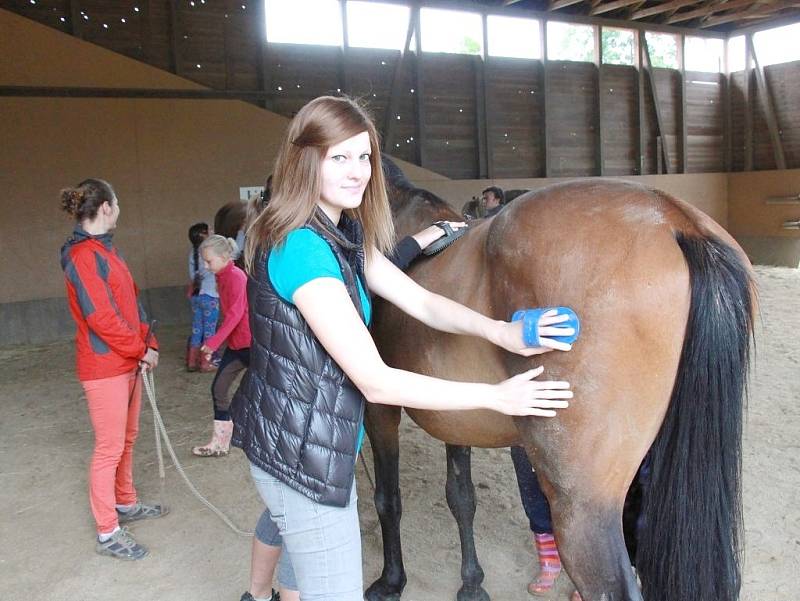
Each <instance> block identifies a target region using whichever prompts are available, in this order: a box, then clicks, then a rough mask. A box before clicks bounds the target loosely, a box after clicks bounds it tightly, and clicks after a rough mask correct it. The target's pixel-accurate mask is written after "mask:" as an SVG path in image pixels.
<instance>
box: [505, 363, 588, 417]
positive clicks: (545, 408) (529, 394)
mask: <svg viewBox="0 0 800 601" xmlns="http://www.w3.org/2000/svg"><path fill="white" fill-rule="evenodd" d="M543 371H544V367H541V366H540V367H537V368H535V369H529V370H528V371H526V372H523V373H521V374H517V375H516V376H513V377H511V378H509V379H508V380H505V381H503V382H500V383H499V384H496V385H495V386H496V388H497V398H496V403H495V405H494V406H493V407H491V409H494V410H495V411H499V412H500V413H505V414H506V415H536V416H539V417H554V416H555V415H556V412H555V411H554V410H555V409H564V408H566V407H568V406H569V402H568V401H566V400H562V399H571V398H572V391H571V390H570V384H569V382H562V381H538V380H535V379H534V378H536V377H537V376H539V375H540V374H541V373H542V372H543Z"/></svg>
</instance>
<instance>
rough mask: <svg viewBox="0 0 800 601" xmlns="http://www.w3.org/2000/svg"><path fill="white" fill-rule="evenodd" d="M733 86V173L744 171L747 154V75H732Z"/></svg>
mask: <svg viewBox="0 0 800 601" xmlns="http://www.w3.org/2000/svg"><path fill="white" fill-rule="evenodd" d="M730 86H731V124H732V129H731V171H744V165H745V152H747V149H746V145H745V131H744V129H745V128H744V123H745V115H746V112H747V107H746V105H745V98H746V95H745V75H744V71H736V72H735V73H731V75H730Z"/></svg>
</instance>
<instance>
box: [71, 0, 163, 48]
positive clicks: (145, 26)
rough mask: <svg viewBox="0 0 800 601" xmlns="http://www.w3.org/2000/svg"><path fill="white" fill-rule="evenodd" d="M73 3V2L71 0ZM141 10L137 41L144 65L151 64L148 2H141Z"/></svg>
mask: <svg viewBox="0 0 800 601" xmlns="http://www.w3.org/2000/svg"><path fill="white" fill-rule="evenodd" d="M73 1H74V0H73ZM141 5H142V9H141V12H140V13H139V40H140V41H141V49H142V51H141V59H142V60H143V61H144V62H146V63H151V64H152V63H153V57H152V47H153V45H152V41H151V38H152V33H151V28H150V0H143V1H142V2H141Z"/></svg>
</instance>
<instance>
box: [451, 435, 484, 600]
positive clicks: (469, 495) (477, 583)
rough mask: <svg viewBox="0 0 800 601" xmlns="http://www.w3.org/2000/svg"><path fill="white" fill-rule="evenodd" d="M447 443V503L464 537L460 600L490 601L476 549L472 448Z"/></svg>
mask: <svg viewBox="0 0 800 601" xmlns="http://www.w3.org/2000/svg"><path fill="white" fill-rule="evenodd" d="M446 446H447V486H446V492H447V504H448V505H449V506H450V511H451V512H452V513H453V516H454V517H455V518H456V523H457V524H458V535H459V538H460V539H461V581H462V582H463V584H462V586H461V589H459V591H458V595H457V596H456V599H457V600H458V601H489V595H488V594H487V593H486V591H485V590H484V589H483V587H482V586H481V583H482V582H483V569H482V568H481V566H480V564H479V563H478V555H477V553H476V552H475V534H474V532H473V529H472V525H473V522H474V520H475V487H474V486H473V484H472V460H471V452H472V449H471V448H470V447H462V446H456V445H446Z"/></svg>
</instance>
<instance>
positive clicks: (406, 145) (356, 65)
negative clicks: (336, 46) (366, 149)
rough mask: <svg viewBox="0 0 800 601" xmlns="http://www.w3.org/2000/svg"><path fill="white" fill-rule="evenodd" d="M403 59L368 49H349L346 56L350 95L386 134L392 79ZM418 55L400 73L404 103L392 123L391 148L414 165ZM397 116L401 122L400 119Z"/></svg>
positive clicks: (394, 52)
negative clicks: (364, 108)
mask: <svg viewBox="0 0 800 601" xmlns="http://www.w3.org/2000/svg"><path fill="white" fill-rule="evenodd" d="M399 58H400V52H399V51H398V50H374V49H366V48H349V49H348V50H347V53H346V61H345V62H346V69H347V80H348V84H349V86H350V88H349V90H348V93H349V94H350V95H351V96H353V97H355V98H357V99H358V100H360V101H361V102H362V104H363V105H364V106H365V107H366V108H367V110H368V111H369V113H370V114H371V115H372V118H373V120H374V121H375V125H376V126H377V127H378V130H379V131H380V132H381V135H382V136H384V137H385V136H386V132H384V131H382V130H383V127H384V123H386V110H387V109H388V106H389V96H390V95H391V87H392V78H393V77H394V71H395V67H396V65H397V61H398V60H399ZM413 65H414V55H413V54H412V53H409V54H407V55H406V57H405V61H404V63H403V65H402V70H401V73H400V84H399V95H398V98H399V100H400V102H399V103H398V105H397V110H396V111H395V114H394V117H393V119H394V121H393V123H392V140H391V148H389V149H388V151H389V152H391V153H392V154H393V155H394V156H396V157H398V158H401V159H403V160H407V161H414V157H415V156H416V142H417V141H416V139H415V135H416V133H415V132H416V125H415V119H416V107H415V103H414V101H413V96H412V95H411V94H412V93H411V90H412V89H414V84H413V81H414V80H413ZM397 116H399V117H400V118H399V119H397Z"/></svg>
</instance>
